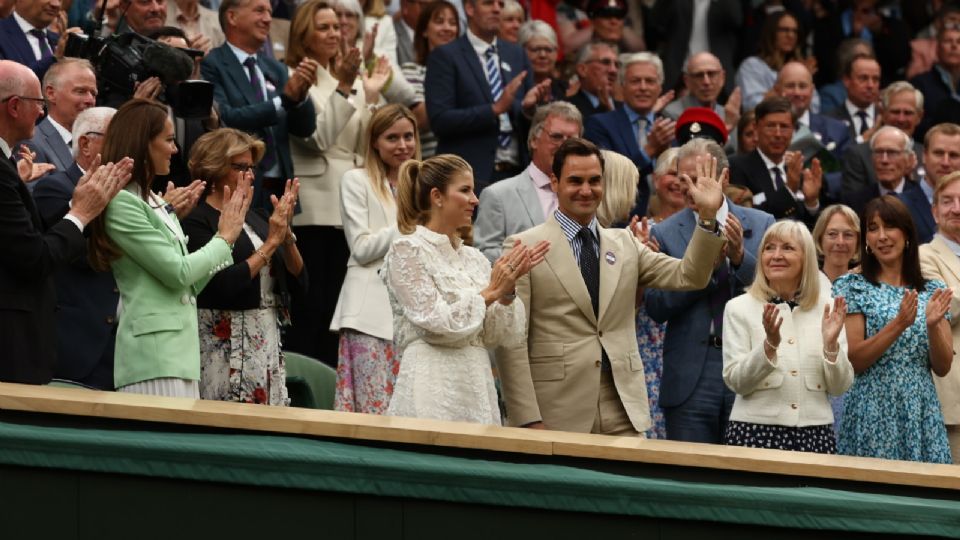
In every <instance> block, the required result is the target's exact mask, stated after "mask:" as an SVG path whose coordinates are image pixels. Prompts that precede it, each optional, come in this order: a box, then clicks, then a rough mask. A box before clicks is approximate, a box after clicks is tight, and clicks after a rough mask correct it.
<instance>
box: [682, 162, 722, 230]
mask: <svg viewBox="0 0 960 540" xmlns="http://www.w3.org/2000/svg"><path fill="white" fill-rule="evenodd" d="M727 175H729V170H728V169H724V170H723V172H721V173H720V175H719V176H718V175H717V158H714V157H706V156H697V161H696V177H695V178H690V177H689V176H688V175H686V174H681V175H680V177H679V180H680V182H681V183H682V184H683V185H684V187H685V189H686V191H687V194H688V195H690V197H691V198H692V199H693V202H694V204H696V206H697V213H698V214H699V215H700V217H701V218H703V219H714V218H715V217H717V210H719V209H720V206H722V205H723V183H724V182H726V179H727Z"/></svg>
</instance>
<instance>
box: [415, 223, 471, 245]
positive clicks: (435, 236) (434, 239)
mask: <svg viewBox="0 0 960 540" xmlns="http://www.w3.org/2000/svg"><path fill="white" fill-rule="evenodd" d="M415 233H416V234H418V235H420V236H422V237H423V238H424V239H425V240H426V241H427V242H430V243H431V244H433V245H435V246H440V247H442V246H444V245H446V246H452V247H453V249H454V250H459V249H460V246H461V244H462V243H463V242H462V241H461V240H460V237H457V238H455V239H454V241H455V242H456V245H453V244H451V243H450V237H449V236H447V235H445V234H440V233H438V232H434V231H431V230H430V229H428V228H426V227H424V226H423V225H417V229H416V231H415Z"/></svg>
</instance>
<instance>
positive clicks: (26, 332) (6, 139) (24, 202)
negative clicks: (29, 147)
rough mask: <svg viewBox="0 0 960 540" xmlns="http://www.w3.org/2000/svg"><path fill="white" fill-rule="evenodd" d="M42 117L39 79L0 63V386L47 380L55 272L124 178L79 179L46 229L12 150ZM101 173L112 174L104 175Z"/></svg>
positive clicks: (77, 249) (112, 173) (78, 248)
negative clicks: (59, 215)
mask: <svg viewBox="0 0 960 540" xmlns="http://www.w3.org/2000/svg"><path fill="white" fill-rule="evenodd" d="M42 113H43V97H41V94H40V80H39V79H37V76H36V75H35V74H34V73H33V71H31V70H30V69H29V68H27V67H26V66H24V65H22V64H18V63H16V62H11V61H8V60H0V154H2V155H0V245H3V246H4V249H3V250H2V251H0V328H2V331H0V350H2V351H4V358H3V361H0V381H4V382H16V383H26V384H46V383H48V382H50V379H51V378H52V374H53V368H54V365H55V362H56V357H57V349H56V330H55V328H54V321H55V317H54V311H55V308H56V294H55V292H54V282H53V272H54V271H55V270H57V269H58V268H60V267H62V266H64V265H66V264H67V263H69V262H71V261H73V260H74V259H76V258H77V257H78V256H79V255H80V254H81V253H82V251H83V247H84V238H83V229H84V227H86V225H87V223H89V222H90V221H91V220H93V218H95V217H96V216H97V215H98V214H99V213H100V212H101V211H102V210H103V209H104V207H105V206H106V205H107V203H108V202H109V201H110V199H111V198H112V197H113V196H114V195H115V194H116V193H117V191H118V190H119V189H120V186H121V184H122V183H125V181H128V180H129V168H128V169H127V172H126V177H125V178H123V177H121V175H120V174H117V173H116V169H115V168H113V167H104V168H101V169H98V170H97V171H95V172H94V173H93V174H91V175H90V176H88V177H87V178H86V179H81V181H80V182H79V183H78V185H77V188H76V191H74V195H73V197H72V199H71V200H70V210H69V211H68V212H67V213H66V215H64V216H63V218H62V219H60V220H59V221H57V222H56V223H48V224H47V225H48V227H47V228H46V231H44V228H43V223H42V220H41V218H40V214H39V213H38V212H37V207H36V206H35V205H34V203H33V200H32V199H31V198H30V194H29V193H28V192H27V187H26V186H25V185H24V184H23V182H22V181H21V180H20V177H19V175H18V174H17V169H16V167H15V166H14V164H13V160H12V157H11V154H12V152H13V149H12V147H11V145H13V144H14V143H15V141H19V140H23V139H29V138H31V137H32V136H33V127H34V124H36V122H37V119H38V118H40V115H41V114H42ZM105 172H107V173H109V174H104V173H105Z"/></svg>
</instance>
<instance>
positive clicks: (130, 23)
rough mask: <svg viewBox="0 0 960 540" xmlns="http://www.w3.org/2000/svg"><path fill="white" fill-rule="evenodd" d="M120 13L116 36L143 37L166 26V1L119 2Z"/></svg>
mask: <svg viewBox="0 0 960 540" xmlns="http://www.w3.org/2000/svg"><path fill="white" fill-rule="evenodd" d="M120 13H121V14H122V15H121V18H120V23H119V26H118V27H117V31H116V33H117V34H123V33H125V32H136V33H138V34H140V35H142V36H145V35H147V34H149V33H150V32H153V31H154V30H156V29H158V28H160V27H161V26H164V25H165V24H167V0H120Z"/></svg>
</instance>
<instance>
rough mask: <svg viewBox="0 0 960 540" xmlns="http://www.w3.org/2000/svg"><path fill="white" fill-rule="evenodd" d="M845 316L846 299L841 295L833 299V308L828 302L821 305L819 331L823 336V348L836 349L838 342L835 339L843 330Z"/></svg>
mask: <svg viewBox="0 0 960 540" xmlns="http://www.w3.org/2000/svg"><path fill="white" fill-rule="evenodd" d="M846 318H847V301H846V300H844V299H843V297H842V296H837V297H836V298H834V299H833V310H831V309H830V304H824V306H823V320H822V321H821V322H820V333H821V334H822V336H823V348H824V349H826V350H830V351H836V350H837V348H838V347H839V346H840V344H839V343H838V342H837V339H838V338H839V337H840V331H841V330H843V323H844V321H846Z"/></svg>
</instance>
